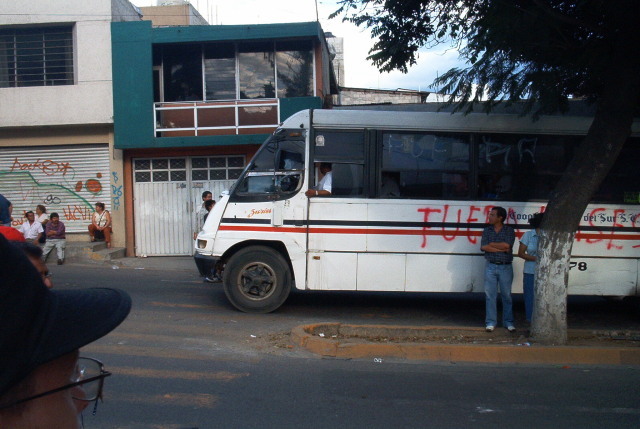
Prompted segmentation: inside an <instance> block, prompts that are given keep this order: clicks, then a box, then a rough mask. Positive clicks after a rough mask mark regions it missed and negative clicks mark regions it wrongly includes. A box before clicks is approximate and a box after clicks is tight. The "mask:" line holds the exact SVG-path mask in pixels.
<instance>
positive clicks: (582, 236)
mask: <svg viewBox="0 0 640 429" xmlns="http://www.w3.org/2000/svg"><path fill="white" fill-rule="evenodd" d="M218 229H219V230H220V231H243V232H292V233H299V234H303V233H306V232H307V228H306V227H277V226H242V225H220V227H219V228H218ZM309 232H310V233H311V234H352V235H357V234H375V235H429V236H431V235H443V236H447V237H452V236H457V237H481V236H482V231H463V230H442V229H424V230H423V229H362V228H360V229H356V228H309ZM516 234H517V235H518V236H522V233H516ZM576 239H578V240H609V239H614V240H640V234H621V233H615V232H613V233H612V232H601V233H595V234H594V233H582V232H578V233H577V234H576Z"/></svg>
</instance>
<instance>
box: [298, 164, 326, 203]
mask: <svg viewBox="0 0 640 429" xmlns="http://www.w3.org/2000/svg"><path fill="white" fill-rule="evenodd" d="M320 174H322V179H320V182H318V185H317V186H315V187H313V188H312V189H308V190H307V192H305V193H304V194H305V195H306V196H307V197H317V196H325V197H326V196H328V195H331V182H332V173H331V164H330V163H328V162H321V163H320Z"/></svg>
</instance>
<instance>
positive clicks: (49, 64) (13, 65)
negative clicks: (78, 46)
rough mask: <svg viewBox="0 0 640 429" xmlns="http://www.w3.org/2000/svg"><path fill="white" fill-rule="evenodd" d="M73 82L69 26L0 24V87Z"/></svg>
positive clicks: (71, 31)
mask: <svg viewBox="0 0 640 429" xmlns="http://www.w3.org/2000/svg"><path fill="white" fill-rule="evenodd" d="M73 83H74V77H73V29H72V27H71V26H64V27H41V28H0V88H8V87H20V86H53V85H73Z"/></svg>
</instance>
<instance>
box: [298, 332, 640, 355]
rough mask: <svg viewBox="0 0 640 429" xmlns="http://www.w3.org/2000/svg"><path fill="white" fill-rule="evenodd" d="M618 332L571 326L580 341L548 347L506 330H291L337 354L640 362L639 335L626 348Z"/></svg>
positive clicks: (301, 340) (315, 349) (306, 343)
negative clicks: (617, 335)
mask: <svg viewBox="0 0 640 429" xmlns="http://www.w3.org/2000/svg"><path fill="white" fill-rule="evenodd" d="M615 334H616V333H612V332H594V331H590V330H578V329H572V330H570V332H569V338H570V339H572V338H573V339H574V341H573V342H574V343H576V345H566V346H543V345H540V344H536V343H535V342H532V341H530V340H529V339H528V338H526V336H524V335H519V336H518V335H515V336H514V335H513V334H510V333H508V332H507V331H506V330H505V331H504V332H499V331H496V332H492V333H486V332H485V330H484V328H471V327H451V326H393V325H348V324H342V323H325V324H313V325H303V326H298V327H296V328H294V329H293V330H292V331H291V338H292V340H293V342H294V343H295V344H297V345H298V346H300V347H303V348H305V349H307V350H308V351H310V352H312V353H315V354H318V355H321V356H329V357H336V358H390V357H393V358H403V359H411V360H433V361H446V362H482V363H523V364H557V365H569V364H571V365H584V364H590V365H594V364H597V365H640V333H635V336H631V337H630V340H629V341H626V342H624V344H625V345H624V346H616V345H614V344H613V343H611V341H614V342H615V341H617V339H614V337H615ZM465 337H466V339H465ZM587 338H588V339H589V340H588V341H587V340H586V339H587ZM631 338H635V341H634V340H633V339H631ZM608 340H610V341H608ZM619 342H620V343H623V341H619ZM570 343H571V341H570Z"/></svg>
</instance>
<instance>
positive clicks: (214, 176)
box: [209, 170, 227, 180]
mask: <svg viewBox="0 0 640 429" xmlns="http://www.w3.org/2000/svg"><path fill="white" fill-rule="evenodd" d="M209 173H210V175H211V180H225V179H226V178H227V172H226V170H211V171H210V172H209Z"/></svg>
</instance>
